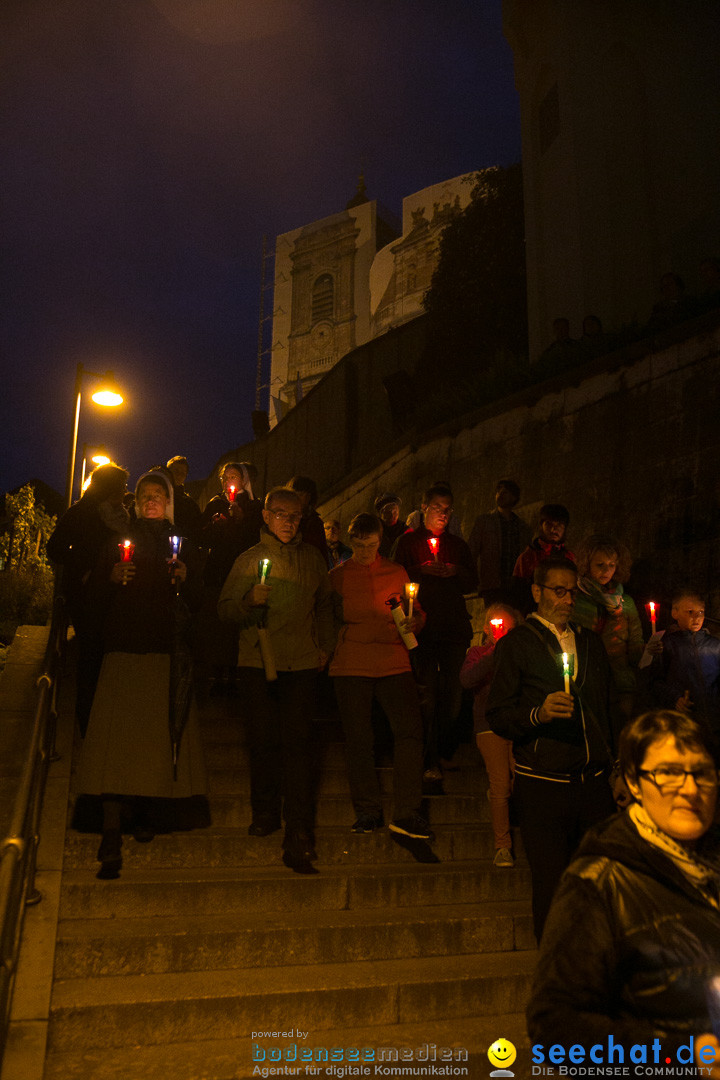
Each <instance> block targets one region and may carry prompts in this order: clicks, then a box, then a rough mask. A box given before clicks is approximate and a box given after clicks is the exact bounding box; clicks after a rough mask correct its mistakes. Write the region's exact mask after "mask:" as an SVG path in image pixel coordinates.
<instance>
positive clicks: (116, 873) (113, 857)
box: [97, 829, 122, 881]
mask: <svg viewBox="0 0 720 1080" xmlns="http://www.w3.org/2000/svg"><path fill="white" fill-rule="evenodd" d="M97 857H98V859H99V860H100V862H101V864H102V865H101V866H100V869H99V870H98V872H97V876H98V877H99V878H100V879H101V880H105V881H108V880H112V879H113V878H117V877H120V869H121V867H122V833H121V832H120V830H119V829H106V830H105V832H104V833H103V834H102V840H101V841H100V847H99V848H98V853H97Z"/></svg>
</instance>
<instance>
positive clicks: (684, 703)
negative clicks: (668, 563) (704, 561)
mask: <svg viewBox="0 0 720 1080" xmlns="http://www.w3.org/2000/svg"><path fill="white" fill-rule="evenodd" d="M671 614H672V617H673V619H674V620H675V624H674V625H673V626H670V627H669V628H668V630H667V632H666V633H665V635H664V636H663V639H662V656H661V657H660V658H659V662H658V661H656V664H655V671H654V672H653V682H652V696H653V698H654V700H655V701H656V703H657V704H658V705H659V706H660V707H661V708H668V709H677V710H678V711H679V712H682V713H686V714H687V715H689V716H692V717H693V719H695V720H699V721H704V722H705V723H706V724H708V726H709V727H710V729H711V730H712V732H713V733H714V735H715V736H716V737H718V736H720V641H718V639H717V638H715V637H713V636H712V634H710V633H709V631H707V630H705V629H704V628H703V623H704V621H705V601H704V600H703V598H702V597H701V596H699V595H698V594H697V593H696V592H694V591H692V590H688V589H685V590H681V591H679V592H677V593H676V594H675V596H674V597H673V601H672V610H671Z"/></svg>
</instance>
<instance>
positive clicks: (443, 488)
mask: <svg viewBox="0 0 720 1080" xmlns="http://www.w3.org/2000/svg"><path fill="white" fill-rule="evenodd" d="M436 495H439V496H440V498H441V499H449V500H450V502H453V493H452V488H451V487H450V485H449V484H446V483H445V482H444V481H443V480H436V481H435V483H434V484H432V485H431V487H429V488H428V489H427V491H425V492H424V493H423V497H422V504H423V506H429V505H430V503H431V502H432V500H433V499H434V498H435V496H436Z"/></svg>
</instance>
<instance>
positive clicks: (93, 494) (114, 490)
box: [85, 461, 130, 502]
mask: <svg viewBox="0 0 720 1080" xmlns="http://www.w3.org/2000/svg"><path fill="white" fill-rule="evenodd" d="M129 477H130V473H129V472H128V471H127V469H123V468H121V466H120V465H116V464H115V462H114V461H110V462H108V463H107V464H106V465H98V467H97V468H96V469H93V471H92V472H91V473H90V483H89V484H88V489H87V491H86V492H85V495H86V497H87V496H88V495H89V496H90V498H91V500H97V501H98V502H105V500H106V499H111V498H112V497H113V496H115V495H121V496H122V495H124V494H125V488H126V487H127V482H128V479H129Z"/></svg>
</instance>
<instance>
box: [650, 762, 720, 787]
mask: <svg viewBox="0 0 720 1080" xmlns="http://www.w3.org/2000/svg"><path fill="white" fill-rule="evenodd" d="M638 776H647V777H648V778H649V779H650V780H652V782H653V784H655V786H656V787H658V788H660V790H661V791H679V790H680V788H681V787H684V785H685V781H686V779H687V778H688V776H692V778H693V780H694V781H695V783H696V785H697V786H698V788H700V790H701V791H710V790H711V789H712V788H716V787H717V786H718V771H717V769H716V768H714V767H713V766H712V765H704V766H703V767H702V768H700V769H681V768H680V767H679V766H677V767H675V766H673V765H663V766H662V767H661V768H659V769H638Z"/></svg>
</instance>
